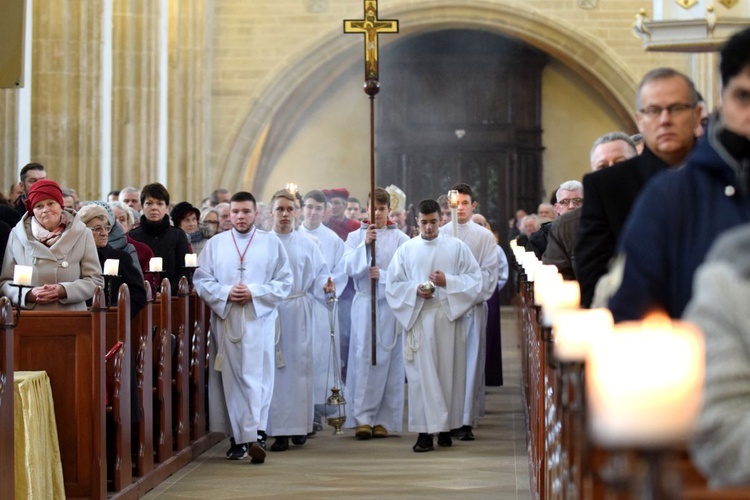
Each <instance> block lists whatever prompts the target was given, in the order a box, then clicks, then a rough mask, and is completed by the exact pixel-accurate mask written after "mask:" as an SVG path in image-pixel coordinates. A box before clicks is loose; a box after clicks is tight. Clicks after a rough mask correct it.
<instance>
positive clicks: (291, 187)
mask: <svg viewBox="0 0 750 500" xmlns="http://www.w3.org/2000/svg"><path fill="white" fill-rule="evenodd" d="M286 190H287V191H289V192H290V193H292V194H297V191H298V188H297V184H296V183H294V182H288V183H287V184H286ZM185 266H186V267H195V266H188V265H187V263H185Z"/></svg>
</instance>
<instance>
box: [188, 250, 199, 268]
mask: <svg viewBox="0 0 750 500" xmlns="http://www.w3.org/2000/svg"><path fill="white" fill-rule="evenodd" d="M197 266H198V254H197V253H187V254H185V267H197Z"/></svg>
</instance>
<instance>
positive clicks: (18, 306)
mask: <svg viewBox="0 0 750 500" xmlns="http://www.w3.org/2000/svg"><path fill="white" fill-rule="evenodd" d="M10 286H13V287H16V288H18V300H17V301H16V303H15V304H13V309H15V310H16V321H15V323H12V324H11V327H13V328H16V327H17V326H18V324H19V323H20V322H21V296H22V293H23V289H24V288H28V289H29V290H30V289H32V288H34V287H33V286H30V285H21V284H18V283H11V284H10Z"/></svg>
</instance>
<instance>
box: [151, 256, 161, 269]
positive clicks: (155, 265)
mask: <svg viewBox="0 0 750 500" xmlns="http://www.w3.org/2000/svg"><path fill="white" fill-rule="evenodd" d="M161 266H162V259H161V257H152V258H151V260H150V261H148V270H149V271H151V272H152V273H160V272H161Z"/></svg>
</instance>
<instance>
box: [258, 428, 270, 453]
mask: <svg viewBox="0 0 750 500" xmlns="http://www.w3.org/2000/svg"><path fill="white" fill-rule="evenodd" d="M266 437H268V436H266V433H265V432H264V431H258V446H260V447H261V448H263V449H264V450H265V449H266Z"/></svg>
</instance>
